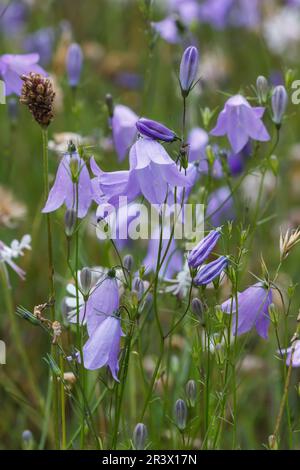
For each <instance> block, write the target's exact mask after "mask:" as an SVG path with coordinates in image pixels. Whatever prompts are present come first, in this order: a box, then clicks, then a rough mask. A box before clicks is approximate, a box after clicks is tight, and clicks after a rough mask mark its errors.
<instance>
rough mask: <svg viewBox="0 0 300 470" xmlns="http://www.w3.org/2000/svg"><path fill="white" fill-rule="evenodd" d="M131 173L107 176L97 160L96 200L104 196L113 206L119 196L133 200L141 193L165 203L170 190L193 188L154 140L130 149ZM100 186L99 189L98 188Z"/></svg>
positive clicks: (154, 202)
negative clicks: (177, 187)
mask: <svg viewBox="0 0 300 470" xmlns="http://www.w3.org/2000/svg"><path fill="white" fill-rule="evenodd" d="M129 161H130V170H129V171H116V172H111V173H105V172H103V171H102V170H100V168H99V167H97V165H96V163H95V162H94V161H92V162H91V168H92V171H93V172H94V174H95V175H96V178H97V179H96V181H95V182H94V191H95V194H96V195H95V198H97V191H98V197H100V198H101V197H102V195H103V194H104V195H105V196H106V197H107V200H108V201H109V202H110V203H111V204H115V200H116V199H117V200H118V198H119V196H127V198H128V199H129V201H132V200H133V199H134V198H135V197H137V196H138V195H139V194H141V193H142V194H143V196H144V197H145V198H146V199H147V200H148V201H149V202H150V203H152V204H162V203H163V202H164V201H165V200H166V197H167V195H168V191H169V189H170V190H172V189H173V188H174V187H175V186H189V184H190V180H189V179H188V178H187V177H186V176H185V174H184V173H183V172H181V171H180V170H179V168H178V167H177V165H176V163H175V162H174V161H173V160H172V159H171V157H170V156H169V155H168V153H167V152H166V150H165V149H164V147H163V146H162V145H161V144H160V143H158V142H156V141H154V140H151V139H148V138H140V139H138V140H137V141H136V142H135V144H134V145H133V146H132V147H131V149H130V154H129ZM97 186H98V188H97Z"/></svg>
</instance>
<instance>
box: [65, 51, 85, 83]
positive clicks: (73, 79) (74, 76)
mask: <svg viewBox="0 0 300 470" xmlns="http://www.w3.org/2000/svg"><path fill="white" fill-rule="evenodd" d="M82 63H83V53H82V49H81V47H80V45H79V44H76V43H73V44H71V45H70V46H69V49H68V51H67V57H66V69H67V74H68V79H69V84H70V86H71V87H77V85H78V83H79V80H80V75H81V69H82Z"/></svg>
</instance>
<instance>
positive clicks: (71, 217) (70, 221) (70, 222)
mask: <svg viewBox="0 0 300 470" xmlns="http://www.w3.org/2000/svg"><path fill="white" fill-rule="evenodd" d="M76 221H77V218H76V212H75V211H74V210H73V209H68V210H67V211H66V213H65V233H66V235H67V237H71V236H72V235H73V233H74V230H75V227H76Z"/></svg>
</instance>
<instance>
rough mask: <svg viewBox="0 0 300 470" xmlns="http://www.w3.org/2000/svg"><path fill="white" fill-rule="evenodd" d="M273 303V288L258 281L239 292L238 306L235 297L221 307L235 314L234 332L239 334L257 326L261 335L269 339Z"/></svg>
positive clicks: (224, 310)
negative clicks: (270, 307) (270, 312)
mask: <svg viewBox="0 0 300 470" xmlns="http://www.w3.org/2000/svg"><path fill="white" fill-rule="evenodd" d="M271 303H272V291H271V289H270V288H267V287H266V286H264V285H263V284H262V283H257V284H254V285H253V286H250V287H248V289H246V290H244V291H243V292H241V293H239V294H238V299H237V306H236V302H235V300H234V299H229V300H227V301H226V302H224V303H223V304H222V305H221V309H222V311H223V312H224V313H227V314H230V313H232V314H233V318H234V323H235V325H234V327H233V332H234V333H235V331H237V335H238V336H239V335H242V334H244V333H247V332H248V331H250V330H252V328H255V329H256V331H257V333H258V334H259V336H261V337H262V338H264V339H267V338H268V329H269V325H270V315H269V306H270V304H271Z"/></svg>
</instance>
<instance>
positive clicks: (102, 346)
mask: <svg viewBox="0 0 300 470" xmlns="http://www.w3.org/2000/svg"><path fill="white" fill-rule="evenodd" d="M121 336H124V334H123V332H122V328H121V321H120V318H118V317H117V316H114V315H110V316H104V315H103V321H102V322H101V323H99V325H98V326H97V328H96V329H95V331H94V332H93V334H92V335H91V336H90V337H89V339H88V340H87V342H86V343H85V345H84V346H83V362H84V367H85V368H86V369H89V370H95V369H100V368H101V367H103V366H108V367H109V368H110V371H111V374H112V376H113V378H114V379H115V380H117V381H118V376H117V374H118V370H119V352H120V340H121Z"/></svg>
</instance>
